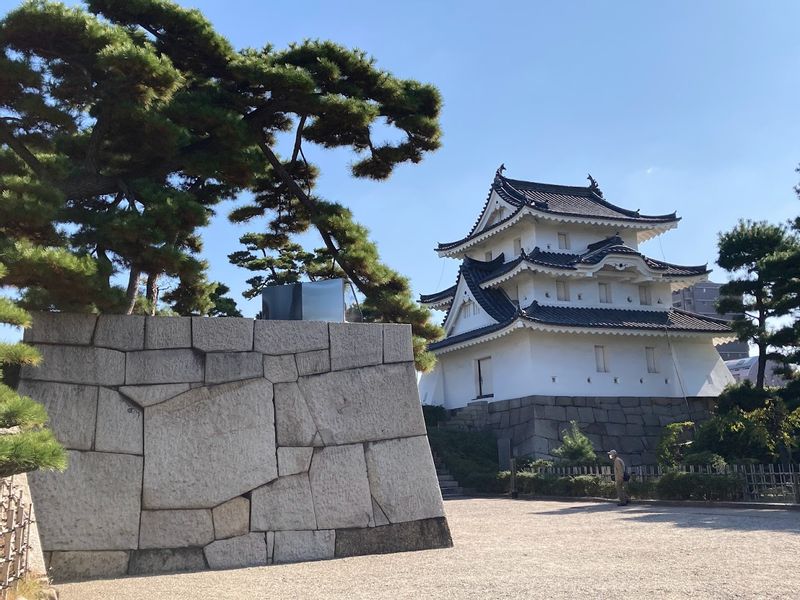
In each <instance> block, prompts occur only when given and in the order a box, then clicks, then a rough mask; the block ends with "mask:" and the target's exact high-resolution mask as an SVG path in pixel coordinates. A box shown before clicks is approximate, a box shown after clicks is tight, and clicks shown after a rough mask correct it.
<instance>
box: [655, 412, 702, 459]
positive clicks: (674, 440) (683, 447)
mask: <svg viewBox="0 0 800 600" xmlns="http://www.w3.org/2000/svg"><path fill="white" fill-rule="evenodd" d="M693 429H694V423H693V422H692V421H683V422H680V423H670V424H668V425H666V426H665V427H664V429H663V430H662V432H661V439H660V440H658V447H657V448H656V458H657V460H658V464H659V465H661V466H662V467H668V468H674V467H677V466H678V465H680V464H681V463H683V461H684V457H685V455H686V454H687V453H688V452H689V448H690V447H691V445H692V440H691V433H692V431H693Z"/></svg>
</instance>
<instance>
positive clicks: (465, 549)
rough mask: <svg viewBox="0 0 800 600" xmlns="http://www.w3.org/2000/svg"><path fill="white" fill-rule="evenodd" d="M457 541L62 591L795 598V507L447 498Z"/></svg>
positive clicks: (68, 596) (124, 599)
mask: <svg viewBox="0 0 800 600" xmlns="http://www.w3.org/2000/svg"><path fill="white" fill-rule="evenodd" d="M445 507H446V510H447V516H448V519H449V522H450V528H451V530H452V533H453V540H454V542H455V547H454V548H452V549H449V550H431V551H425V552H411V553H404V554H387V555H382V556H363V557H356V558H347V559H339V560H330V561H322V562H315V563H301V564H294V565H278V566H270V567H261V568H253V569H240V570H235V571H224V572H208V571H207V572H202V573H188V574H181V575H169V576H156V577H135V578H126V579H120V580H113V581H94V582H86V583H76V584H69V585H62V586H59V590H60V592H61V598H62V600H95V599H96V600H111V599H113V600H159V599H167V598H169V599H175V600H184V599H185V600H196V599H201V598H202V599H212V598H221V599H222V598H224V599H234V598H235V599H244V598H265V599H266V598H269V599H281V600H283V599H286V600H288V599H295V598H298V599H299V598H326V599H327V598H336V599H348V600H356V599H362V598H363V599H376V598H387V599H388V598H391V599H405V598H408V599H411V598H414V599H417V598H426V597H427V598H458V599H461V598H481V599H494V598H513V599H515V600H520V599H524V598H616V599H618V598H637V599H639V598H798V597H800V569H798V568H797V560H798V556H800V512H790V511H779V510H776V511H772V510H770V511H763V510H741V509H706V508H684V507H680V508H673V507H637V506H635V505H630V506H627V507H624V508H618V507H617V506H615V505H613V504H592V503H564V502H544V501H511V500H504V499H466V500H451V501H448V502H446V503H445Z"/></svg>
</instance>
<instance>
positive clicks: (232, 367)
mask: <svg viewBox="0 0 800 600" xmlns="http://www.w3.org/2000/svg"><path fill="white" fill-rule="evenodd" d="M263 375H264V357H263V355H262V354H260V353H259V352H210V353H208V354H206V383H226V382H228V381H241V380H242V379H254V378H255V377H263Z"/></svg>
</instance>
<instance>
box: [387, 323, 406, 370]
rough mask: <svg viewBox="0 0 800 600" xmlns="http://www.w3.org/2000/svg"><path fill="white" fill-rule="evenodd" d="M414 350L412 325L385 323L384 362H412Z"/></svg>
mask: <svg viewBox="0 0 800 600" xmlns="http://www.w3.org/2000/svg"><path fill="white" fill-rule="evenodd" d="M413 360H414V348H413V346H412V344H411V325H407V324H405V323H384V325H383V362H385V363H396V362H411V361H413Z"/></svg>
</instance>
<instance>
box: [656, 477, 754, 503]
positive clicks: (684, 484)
mask: <svg viewBox="0 0 800 600" xmlns="http://www.w3.org/2000/svg"><path fill="white" fill-rule="evenodd" d="M656 495H657V497H658V498H660V499H662V500H710V501H714V500H716V501H726V500H727V501H735V500H740V499H741V498H742V480H741V479H740V478H739V477H737V476H735V475H705V474H700V473H680V472H675V471H673V472H669V473H665V474H664V475H662V476H661V478H660V479H659V480H658V483H657V484H656Z"/></svg>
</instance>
